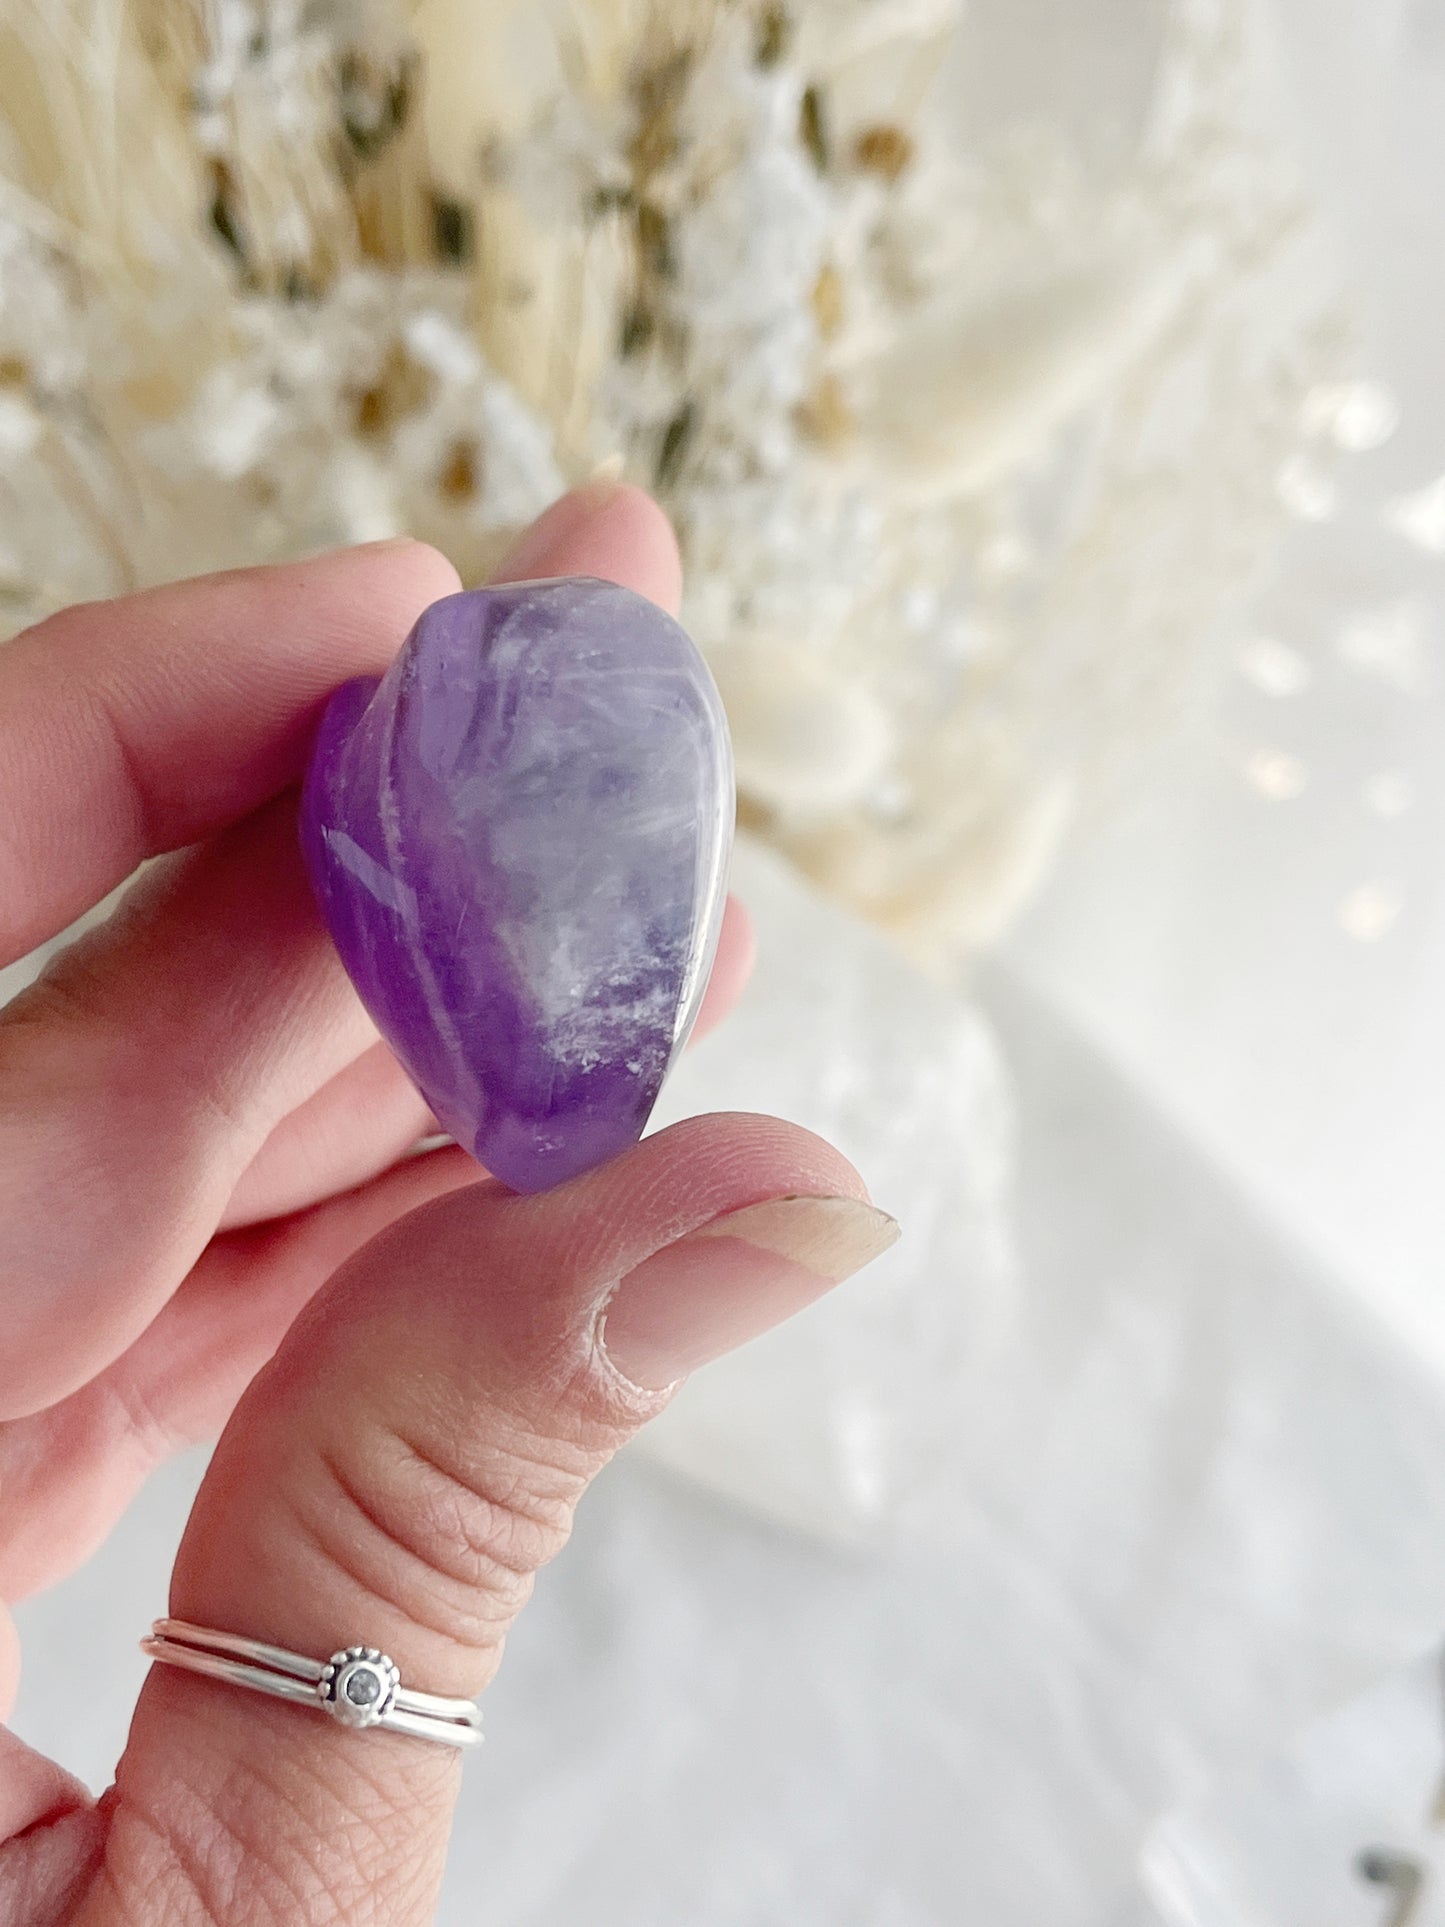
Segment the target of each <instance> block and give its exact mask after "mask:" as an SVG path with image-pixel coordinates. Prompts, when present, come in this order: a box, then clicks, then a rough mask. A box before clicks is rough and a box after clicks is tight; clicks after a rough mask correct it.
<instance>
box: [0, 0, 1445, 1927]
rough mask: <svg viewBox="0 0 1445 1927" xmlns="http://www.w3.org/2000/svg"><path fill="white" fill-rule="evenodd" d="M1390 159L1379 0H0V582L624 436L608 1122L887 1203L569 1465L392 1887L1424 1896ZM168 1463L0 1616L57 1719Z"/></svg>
mask: <svg viewBox="0 0 1445 1927" xmlns="http://www.w3.org/2000/svg"><path fill="white" fill-rule="evenodd" d="M1442 180H1445V0H963V4H958V0H756V3H755V4H744V0H732V3H731V4H724V3H723V0H658V4H643V0H572V3H571V4H570V5H566V6H563V5H561V4H558V5H556V6H555V7H553V6H547V5H542V4H526V5H521V4H519V5H510V4H507V3H506V0H488V3H486V4H483V0H416V4H410V5H408V4H406V0H329V3H328V0H313V3H312V4H307V3H306V0H0V503H3V508H0V624H3V626H4V628H5V629H6V630H7V631H13V630H16V629H19V628H20V627H22V626H24V625H25V624H26V623H28V622H30V621H32V620H34V619H35V618H36V617H38V616H40V615H42V614H44V613H45V612H46V611H47V610H49V609H51V608H54V607H58V606H61V605H63V604H64V603H67V602H69V601H73V600H76V599H78V598H81V597H87V596H95V595H107V594H113V593H117V592H119V591H121V590H123V589H125V588H126V587H129V586H132V585H135V584H138V583H142V582H146V581H154V580H160V579H165V578H168V577H172V576H177V575H183V574H189V573H194V572H197V571H200V570H203V569H208V568H212V567H218V566H229V565H232V564H236V563H245V562H251V561H264V560H268V559H272V558H275V557H279V556H283V555H290V554H296V553H302V552H306V551H308V550H313V549H316V548H319V547H323V546H329V545H332V544H336V543H343V542H349V541H360V540H367V539H371V538H374V537H377V536H382V535H387V534H391V533H395V532H398V531H402V530H407V531H410V532H412V533H415V534H418V535H422V536H425V537H426V538H428V539H430V540H432V541H435V542H437V543H439V544H440V545H441V546H442V547H443V548H444V549H446V550H447V552H448V553H449V554H451V555H452V556H453V557H454V559H455V560H456V561H457V563H458V566H459V567H460V568H461V569H462V572H463V574H464V576H465V577H466V578H467V579H468V580H478V579H480V578H481V577H482V576H483V575H484V574H485V572H486V570H487V568H488V567H489V566H490V564H491V562H492V561H493V560H494V559H495V558H496V557H497V555H498V554H499V553H500V552H501V551H502V549H503V548H505V546H506V545H507V544H508V542H509V541H510V540H511V539H512V537H513V536H514V535H515V533H516V532H517V530H518V529H519V528H520V527H521V526H522V525H523V524H525V522H526V521H528V520H529V519H530V518H531V517H532V516H533V515H534V514H535V513H536V512H537V511H538V510H539V509H540V508H541V507H543V506H544V505H545V504H546V502H547V501H548V500H550V499H551V497H552V496H553V495H554V494H555V493H557V492H558V490H560V489H561V488H562V487H564V486H566V485H568V484H570V483H574V482H577V481H580V480H583V479H586V478H587V477H588V476H589V475H592V474H594V473H597V472H599V471H600V472H603V473H615V472H621V473H625V474H626V475H628V476H629V477H630V478H631V479H634V480H637V481H640V482H642V483H644V484H645V485H647V486H649V487H651V488H652V489H653V490H654V491H655V492H656V493H657V494H658V496H659V498H660V499H661V500H662V501H663V502H664V503H665V505H666V506H667V507H668V509H669V511H670V513H671V514H672V515H673V517H674V520H675V522H676V524H677V527H678V530H679V535H680V538H681V540H682V544H683V549H684V554H685V557H686V562H687V568H688V585H689V586H688V602H687V607H686V611H685V619H686V620H687V622H688V624H689V626H690V628H691V629H692V631H693V633H694V634H695V635H696V636H697V638H698V640H699V642H700V643H701V644H702V646H703V647H704V649H705V650H706V651H707V653H708V656H709V658H710V660H711V662H712V664H713V667H714V669H715V671H716V674H717V676H718V680H719V683H720V685H721V687H722V689H723V692H724V696H725V699H726V701H727V705H728V710H729V715H730V720H731V723H732V727H733V732H734V737H735V743H736V748H737V756H738V770H739V782H740V792H741V798H740V810H741V825H742V830H743V837H742V842H741V847H740V850H739V854H738V861H737V866H736V877H735V881H736V886H737V887H738V889H739V890H740V892H741V894H742V895H743V896H744V897H745V898H746V900H747V901H748V903H749V905H750V907H751V908H752V910H753V913H754V916H755V918H756V920H757V922H758V925H759V930H760V939H761V962H760V968H759V972H758V979H757V982H756V984H755V985H754V986H753V988H752V990H751V991H750V993H749V995H748V998H747V999H746V1000H745V1003H744V1005H743V1008H742V1010H741V1011H740V1013H739V1016H738V1019H737V1020H736V1022H735V1023H734V1024H733V1025H732V1026H731V1027H730V1029H729V1030H728V1031H727V1033H726V1034H724V1035H721V1036H718V1037H715V1038H713V1039H710V1040H709V1041H708V1042H707V1043H706V1044H704V1045H703V1046H702V1047H701V1048H700V1049H699V1050H698V1051H697V1052H696V1053H695V1054H694V1056H693V1057H692V1058H691V1059H690V1060H689V1061H688V1063H687V1064H685V1065H684V1066H683V1067H682V1069H681V1070H680V1071H679V1073H678V1074H677V1076H676V1078H675V1079H674V1081H673V1083H672V1085H671V1086H670V1087H669V1090H668V1092H667V1093H666V1095H665V1098H664V1104H663V1108H662V1112H661V1113H660V1119H659V1121H665V1120H666V1119H668V1118H671V1117H675V1116H679V1115H684V1114H686V1113H688V1112H690V1111H695V1110H699V1109H711V1108H719V1107H727V1106H737V1107H740V1108H747V1109H776V1110H779V1111H782V1112H785V1113H786V1114H788V1115H790V1116H794V1117H797V1118H798V1119H799V1120H800V1121H802V1122H804V1123H806V1124H809V1125H811V1126H813V1127H814V1128H816V1129H819V1130H822V1131H824V1132H825V1133H827V1134H828V1135H830V1136H832V1137H834V1138H835V1139H836V1140H837V1141H838V1142H839V1143H840V1144H841V1145H842V1146H843V1148H844V1149H845V1150H846V1151H847V1152H848V1153H849V1154H850V1155H851V1156H852V1157H853V1158H854V1159H855V1160H856V1161H857V1162H858V1163H859V1164H860V1166H861V1167H862V1169H863V1170H864V1171H865V1172H866V1173H867V1175H868V1178H869V1181H870V1184H871V1187H872V1189H873V1192H874V1195H875V1196H876V1197H877V1198H878V1199H879V1201H880V1202H881V1203H883V1204H884V1205H886V1206H887V1207H888V1208H889V1209H890V1210H892V1211H894V1212H895V1213H896V1214H897V1215H898V1216H899V1217H900V1218H901V1219H902V1220H903V1222H904V1224H905V1229H906V1232H907V1236H906V1237H905V1239H904V1241H903V1243H902V1244H901V1245H900V1246H899V1247H898V1248H897V1249H896V1250H895V1251H894V1252H893V1253H892V1254H890V1256H889V1257H888V1259H887V1260H885V1262H884V1263H883V1264H882V1265H880V1266H879V1267H877V1268H876V1271H875V1272H870V1273H868V1274H866V1275H865V1276H864V1277H863V1278H862V1279H860V1280H858V1281H856V1283H855V1284H853V1285H851V1286H848V1287H845V1288H844V1289H843V1290H842V1291H841V1292H839V1293H838V1294H835V1296H834V1297H833V1298H831V1299H829V1300H828V1301H827V1302H825V1303H824V1304H821V1305H819V1306H817V1307H815V1308H814V1309H813V1310H812V1311H810V1312H809V1313H807V1314H806V1315H805V1316H804V1317H803V1318H802V1319H800V1320H798V1321H797V1322H796V1324H794V1325H792V1326H790V1327H788V1328H786V1329H785V1330H783V1331H780V1332H778V1333H775V1334H773V1335H771V1336H770V1337H769V1338H768V1339H767V1340H765V1341H764V1342H763V1343H762V1344H760V1345H758V1346H756V1347H753V1348H751V1349H750V1350H749V1351H748V1352H747V1354H746V1355H742V1356H737V1357H734V1358H731V1359H729V1360H727V1361H724V1363H723V1364H721V1365H719V1366H717V1367H714V1368H712V1369H711V1370H710V1371H709V1372H707V1373H706V1374H703V1375H701V1376H700V1377H699V1379H698V1380H697V1381H696V1382H695V1383H694V1384H692V1385H690V1386H689V1387H688V1388H687V1390H686V1392H685V1394H684V1395H683V1396H682V1397H681V1398H680V1399H679V1401H678V1402H677V1404H676V1406H675V1407H674V1408H673V1409H672V1410H671V1411H670V1412H669V1413H668V1415H667V1416H666V1418H665V1420H664V1422H663V1423H662V1424H661V1425H660V1426H659V1427H658V1428H657V1431H656V1434H655V1436H654V1437H652V1438H651V1439H649V1441H647V1442H646V1444H645V1445H643V1446H639V1447H637V1448H634V1449H633V1450H631V1451H630V1452H629V1453H628V1454H626V1455H624V1458H623V1460H622V1461H621V1462H619V1463H618V1464H617V1465H616V1466H615V1467H614V1468H613V1469H612V1470H611V1471H610V1472H609V1474H608V1475H607V1477H606V1478H605V1479H604V1480H603V1481H602V1482H601V1485H600V1486H599V1489H598V1490H597V1492H596V1493H595V1494H594V1495H593V1497H592V1498H591V1499H590V1500H589V1503H588V1505H587V1506H586V1507H585V1508H584V1511H583V1515H582V1519H581V1522H580V1524H579V1528H578V1532H577V1535H576V1538H575V1540H574V1542H573V1544H572V1545H571V1546H570V1547H569V1548H568V1550H567V1552H566V1553H565V1554H564V1555H563V1557H562V1558H561V1559H560V1560H559V1561H558V1562H557V1564H556V1566H555V1567H554V1568H552V1569H551V1570H550V1571H549V1572H548V1573H547V1574H546V1575H545V1576H544V1578H543V1580H542V1582H541V1583H540V1584H539V1586H538V1590H537V1598H536V1605H535V1607H534V1609H533V1610H532V1611H531V1612H530V1613H529V1615H528V1616H527V1617H526V1619H525V1620H524V1621H523V1623H522V1625H521V1627H520V1628H519V1630H518V1632H517V1634H516V1635H515V1637H514V1640H513V1641H512V1643H511V1647H510V1651H509V1660H508V1665H507V1668H506V1669H505V1671H504V1674H503V1676H502V1679H501V1681H500V1682H499V1684H498V1686H497V1687H496V1688H495V1689H494V1692H493V1694H492V1695H491V1696H490V1697H489V1731H490V1735H491V1743H490V1744H489V1746H488V1747H487V1749H486V1751H485V1754H484V1755H483V1756H482V1757H481V1758H480V1760H479V1762H478V1763H476V1764H475V1765H474V1766H472V1767H471V1768H470V1769H469V1773H468V1779H467V1787H466V1792H465V1796H464V1807H463V1813H462V1818H461V1821H460V1823H459V1827H458V1833H457V1839H456V1843H455V1847H454V1851H453V1856H452V1865H451V1871H450V1875H449V1884H448V1888H447V1894H446V1899H445V1903H444V1907H443V1912H442V1919H443V1921H444V1922H445V1923H448V1927H451V1924H452V1923H455V1927H461V1923H470V1922H473V1921H476V1920H481V1919H485V1920H486V1921H488V1922H489V1923H493V1924H494V1927H544V1924H546V1927H550V1924H552V1923H558V1922H566V1921H572V1920H576V1919H582V1918H586V1919H588V1920H590V1921H595V1922H599V1923H607V1922H611V1921H617V1922H619V1923H621V1922H622V1921H626V1922H628V1923H629V1927H679V1924H680V1923H684V1922H685V1923H687V1924H688V1927H734V1924H735V1923H736V1924H737V1927H742V1924H743V1923H755V1922H764V1921H781V1920H787V1921H789V1922H793V1923H798V1927H811V1923H814V1922H816V1923H818V1927H824V1924H825V1923H826V1927H855V1923H856V1927H935V1923H936V1924H937V1927H943V1923H955V1922H958V1921H965V1920H966V1921H987V1922H989V1923H990V1927H1013V1923H1018V1924H1019V1927H1038V1923H1039V1922H1041V1921H1048V1922H1050V1923H1051V1927H1073V1924H1074V1923H1078V1924H1079V1927H1087V1924H1089V1923H1099V1924H1100V1927H1194V1924H1196V1923H1197V1924H1199V1927H1225V1924H1226V1923H1228V1924H1229V1927H1296V1923H1297V1924H1298V1927H1375V1923H1381V1922H1394V1923H1396V1924H1397V1927H1403V1924H1404V1923H1407V1922H1413V1923H1415V1927H1425V1924H1426V1923H1436V1922H1442V1921H1445V1805H1442V1801H1441V1788H1442V1783H1445V1691H1442V1683H1441V1671H1442V1669H1441V1666H1440V1663H1439V1661H1438V1658H1437V1656H1436V1653H1435V1648H1436V1647H1437V1645H1438V1644H1439V1643H1440V1642H1441V1641H1442V1639H1445V1293H1442V1291H1441V1288H1440V1277H1441V1272H1442V1264H1445V1192H1442V1185H1441V1181H1440V1178H1439V1175H1438V1162H1439V1156H1440V1147H1441V1145H1442V1143H1445V1011H1442V999H1441V997H1440V995H1439V985H1440V984H1441V982H1442V978H1445V917H1442V913H1445V892H1442V885H1445V856H1442V852H1445V758H1442V755H1441V748H1442V745H1445V675H1442V670H1445V663H1442V637H1445V389H1442V384H1441V382H1440V379H1439V366H1440V361H1441V350H1440V339H1439V337H1440V317H1441V315H1442V313H1445V211H1442V205H1441V182H1442ZM38 961H39V959H31V960H28V961H27V963H26V964H24V965H22V966H19V967H18V968H17V969H16V970H14V971H12V972H10V973H4V974H0V995H4V994H7V993H8V992H9V991H11V990H13V989H14V988H17V987H18V985H19V983H20V982H22V981H24V980H25V978H26V977H27V976H28V975H30V974H33V971H34V969H35V968H36V967H38ZM198 1472H199V1460H198V1459H197V1458H196V1456H195V1455H192V1458H191V1460H189V1461H182V1462H180V1463H179V1464H177V1465H176V1466H174V1467H172V1468H171V1469H170V1470H169V1471H168V1472H167V1473H166V1474H164V1475H163V1476H162V1477H161V1478H160V1479H158V1480H157V1481H156V1482H155V1484H154V1485H153V1486H152V1488H151V1489H149V1490H148V1492H147V1493H146V1494H145V1495H144V1497H143V1498H142V1499H141V1500H140V1501H139V1502H137V1504H136V1505H135V1507H134V1508H133V1509H132V1512H131V1514H130V1515H129V1516H128V1518H127V1519H126V1521H125V1522H124V1523H123V1525H122V1527H121V1529H120V1531H119V1532H118V1534H117V1535H116V1537H115V1538H114V1539H113V1541H112V1542H111V1544H110V1545H109V1546H108V1547H107V1548H106V1549H105V1550H104V1551H103V1553H102V1554H101V1555H100V1556H99V1557H98V1558H97V1560H96V1561H94V1562H93V1564H92V1565H91V1566H90V1567H89V1568H88V1569H87V1570H86V1571H85V1572H83V1573H81V1574H80V1575H79V1576H77V1577H76V1578H75V1579H74V1580H72V1581H70V1582H68V1583H67V1584H66V1585H64V1586H62V1587H61V1588H59V1589H58V1590H57V1592H56V1593H55V1594H53V1595H50V1596H49V1597H47V1598H46V1599H45V1600H44V1601H43V1602H30V1604H28V1605H27V1606H25V1607H23V1608H22V1609H21V1612H20V1613H19V1615H18V1617H19V1621H20V1625H21V1629H22V1633H23V1634H24V1637H25V1642H26V1672H25V1675H24V1679H23V1683H22V1688H21V1698H20V1704H19V1708H18V1712H17V1716H16V1725H17V1729H18V1730H19V1731H20V1732H21V1733H22V1735H23V1736H24V1737H25V1738H27V1739H29V1740H31V1741H33V1742H34V1743H36V1744H38V1745H41V1746H44V1747H47V1748H49V1749H50V1750H53V1751H55V1752H56V1753H58V1754H59V1755H60V1757H61V1758H62V1759H63V1760H64V1761H65V1762H66V1763H67V1764H69V1765H71V1766H72V1767H74V1768H75V1769H76V1770H78V1771H80V1772H81V1773H83V1774H84V1775H85V1776H86V1777H87V1778H88V1779H89V1780H90V1781H91V1783H92V1784H93V1785H96V1786H97V1787H98V1786H100V1785H103V1784H104V1783H105V1781H106V1780H107V1778H108V1776H109V1772H110V1768H111V1764H112V1762H113V1759H114V1756H115V1754H116V1752H117V1750H118V1748H119V1746H120V1744H121V1742H122V1739H123V1735H124V1729H125V1722H126V1718H127V1715H128V1709H129V1705H130V1701H131V1698H132V1697H133V1694H134V1690H135V1687H136V1685H137V1684H138V1681H139V1677H140V1674H141V1664H142V1663H141V1661H140V1657H139V1655H138V1653H136V1652H135V1651H134V1649H133V1644H132V1641H133V1638H134V1637H138V1635H139V1633H140V1631H141V1630H143V1628H144V1626H145V1625H146V1624H147V1623H148V1621H149V1620H150V1618H151V1617H152V1616H153V1614H154V1613H155V1611H157V1610H158V1609H159V1608H158V1602H159V1601H161V1600H162V1599H163V1596H164V1575H165V1573H166V1571H167V1569H168V1566H169V1561H170V1556H171V1552H172V1550H173V1547H174V1543H175V1540H176V1537H177V1535H178V1532H179V1526H180V1521H181V1519H182V1517H183V1515H184V1510H185V1506H186V1504H187V1502H188V1498H189V1494H190V1491H191V1490H192V1489H193V1486H194V1483H195V1479H196V1477H197V1476H198ZM76 1639H80V1640H83V1641H84V1642H85V1649H86V1650H88V1651H90V1652H91V1653H92V1654H94V1655H95V1656H96V1659H97V1661H98V1662H101V1663H97V1664H96V1665H93V1666H92V1667H91V1668H90V1669H89V1670H88V1673H87V1678H86V1681H85V1683H84V1686H83V1688H82V1686H81V1685H80V1684H79V1683H78V1682H76V1681H74V1680H73V1679H72V1678H71V1677H70V1674H69V1671H68V1668H67V1665H66V1663H65V1662H64V1659H63V1654H64V1653H65V1652H66V1651H72V1652H73V1651H74V1650H75V1647H74V1645H73V1643H72V1642H73V1641H74V1640H76ZM97 1677H103V1678H104V1679H106V1680H107V1681H108V1682H109V1684H108V1686H107V1687H106V1689H105V1690H104V1691H99V1690H98V1689H97V1686H96V1679H97Z"/></svg>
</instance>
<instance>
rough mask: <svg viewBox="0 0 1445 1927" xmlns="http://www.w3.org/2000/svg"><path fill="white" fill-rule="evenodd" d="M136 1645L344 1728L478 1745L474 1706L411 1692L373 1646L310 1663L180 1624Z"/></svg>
mask: <svg viewBox="0 0 1445 1927" xmlns="http://www.w3.org/2000/svg"><path fill="white" fill-rule="evenodd" d="M140 1644H141V1651H142V1652H143V1653H148V1654H149V1655H150V1657H151V1658H152V1659H159V1660H163V1661H164V1662H165V1664H166V1665H167V1666H180V1667H182V1668H184V1670H185V1671H187V1672H190V1673H201V1674H204V1675H205V1677H206V1678H207V1679H219V1680H224V1681H225V1682H226V1684H227V1685H228V1686H245V1687H247V1688H249V1690H250V1691H251V1692H253V1693H269V1694H270V1695H271V1696H272V1698H273V1699H283V1700H290V1701H292V1702H293V1703H294V1704H295V1705H297V1706H310V1707H314V1708H315V1709H316V1710H317V1711H318V1712H324V1713H329V1714H330V1715H331V1717H332V1719H334V1720H336V1721H338V1722H339V1723H340V1724H341V1725H342V1726H350V1727H357V1728H359V1727H369V1726H377V1727H385V1728H386V1729H387V1730H388V1731H390V1732H392V1733H410V1734H411V1735H412V1737H413V1738H414V1739H418V1740H438V1741H440V1742H441V1744H442V1745H443V1746H478V1745H480V1744H481V1738H482V1714H481V1708H480V1707H479V1706H478V1705H477V1703H476V1701H475V1700H464V1699H447V1698H445V1697H443V1695H442V1694H440V1693H417V1692H413V1691H412V1690H411V1688H409V1687H406V1686H403V1685H402V1683H401V1674H400V1673H399V1672H398V1671H397V1669H396V1666H395V1664H394V1662H393V1661H392V1660H390V1659H388V1658H387V1656H386V1654H385V1653H383V1652H382V1651H381V1650H380V1648H379V1647H376V1646H345V1647H343V1648H342V1650H341V1651H340V1652H339V1653H333V1654H332V1655H331V1657H330V1659H326V1660H320V1659H307V1658H305V1657H304V1655H302V1654H300V1653H288V1652H287V1651H286V1649H285V1647H284V1646H267V1645H265V1644H263V1642H262V1641H261V1640H259V1639H243V1638H242V1637H241V1635H240V1634H239V1633H217V1632H212V1631H210V1630H209V1629H208V1628H207V1627H205V1626H190V1625H187V1623H186V1622H185V1620H183V1619H158V1620H157V1621H156V1622H155V1624H154V1625H153V1626H152V1627H151V1630H150V1637H149V1638H147V1639H143V1640H142V1641H141V1643H140Z"/></svg>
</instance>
